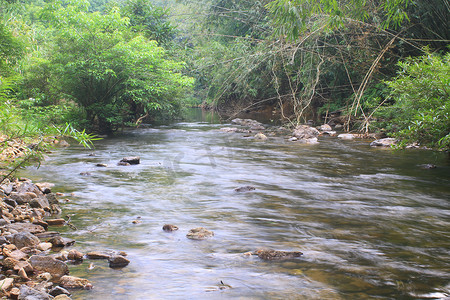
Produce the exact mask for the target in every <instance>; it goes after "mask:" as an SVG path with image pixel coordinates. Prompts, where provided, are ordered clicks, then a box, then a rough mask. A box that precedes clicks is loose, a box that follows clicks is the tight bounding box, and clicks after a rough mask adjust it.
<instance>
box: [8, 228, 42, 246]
mask: <svg viewBox="0 0 450 300" xmlns="http://www.w3.org/2000/svg"><path fill="white" fill-rule="evenodd" d="M40 227H41V226H40ZM41 228H42V227H41ZM8 239H9V242H10V243H11V244H14V245H16V247H17V248H19V249H20V248H23V247H35V246H37V245H38V244H39V243H40V241H39V239H38V238H37V237H36V236H35V235H33V234H31V233H29V232H20V233H16V234H13V235H12V236H10V237H9V238H8Z"/></svg>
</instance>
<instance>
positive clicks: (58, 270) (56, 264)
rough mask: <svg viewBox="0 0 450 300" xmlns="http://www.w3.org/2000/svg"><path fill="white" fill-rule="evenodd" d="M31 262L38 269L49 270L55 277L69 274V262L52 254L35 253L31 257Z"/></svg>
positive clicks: (41, 270)
mask: <svg viewBox="0 0 450 300" xmlns="http://www.w3.org/2000/svg"><path fill="white" fill-rule="evenodd" d="M30 264H31V266H32V267H33V268H34V269H35V270H36V271H39V272H48V273H50V274H52V276H54V277H61V276H63V275H66V274H69V267H68V266H67V264H66V263H65V262H62V261H60V260H57V259H55V258H53V257H51V256H39V255H33V256H31V257H30Z"/></svg>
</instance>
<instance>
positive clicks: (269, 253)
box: [254, 249, 303, 260]
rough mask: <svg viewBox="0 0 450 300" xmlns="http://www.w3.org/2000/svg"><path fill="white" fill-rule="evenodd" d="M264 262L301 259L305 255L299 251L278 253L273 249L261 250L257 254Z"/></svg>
mask: <svg viewBox="0 0 450 300" xmlns="http://www.w3.org/2000/svg"><path fill="white" fill-rule="evenodd" d="M254 254H255V255H257V256H258V257H259V258H261V259H263V260H282V259H291V258H295V257H300V256H301V255H302V254H303V253H302V252H299V251H278V250H272V249H267V250H266V249H259V250H257V251H256V252H255V253H254Z"/></svg>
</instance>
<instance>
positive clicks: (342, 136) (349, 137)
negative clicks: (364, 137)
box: [337, 133, 355, 140]
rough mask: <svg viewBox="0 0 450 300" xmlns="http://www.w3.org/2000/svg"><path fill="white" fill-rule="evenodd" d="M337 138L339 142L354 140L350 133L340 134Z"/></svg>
mask: <svg viewBox="0 0 450 300" xmlns="http://www.w3.org/2000/svg"><path fill="white" fill-rule="evenodd" d="M337 137H338V139H341V140H353V139H354V138H355V136H354V135H353V134H351V133H341V134H340V135H338V136H337Z"/></svg>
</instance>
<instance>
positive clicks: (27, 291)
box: [19, 284, 50, 300]
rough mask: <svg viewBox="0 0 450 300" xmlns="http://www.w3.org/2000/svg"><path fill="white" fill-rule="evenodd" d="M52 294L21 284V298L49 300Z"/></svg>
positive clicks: (20, 299) (25, 299) (26, 299)
mask: <svg viewBox="0 0 450 300" xmlns="http://www.w3.org/2000/svg"><path fill="white" fill-rule="evenodd" d="M49 299H50V296H49V295H48V294H47V293H45V292H42V291H39V290H36V289H33V288H31V287H29V286H27V285H25V284H22V285H21V286H20V294H19V300H49Z"/></svg>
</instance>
